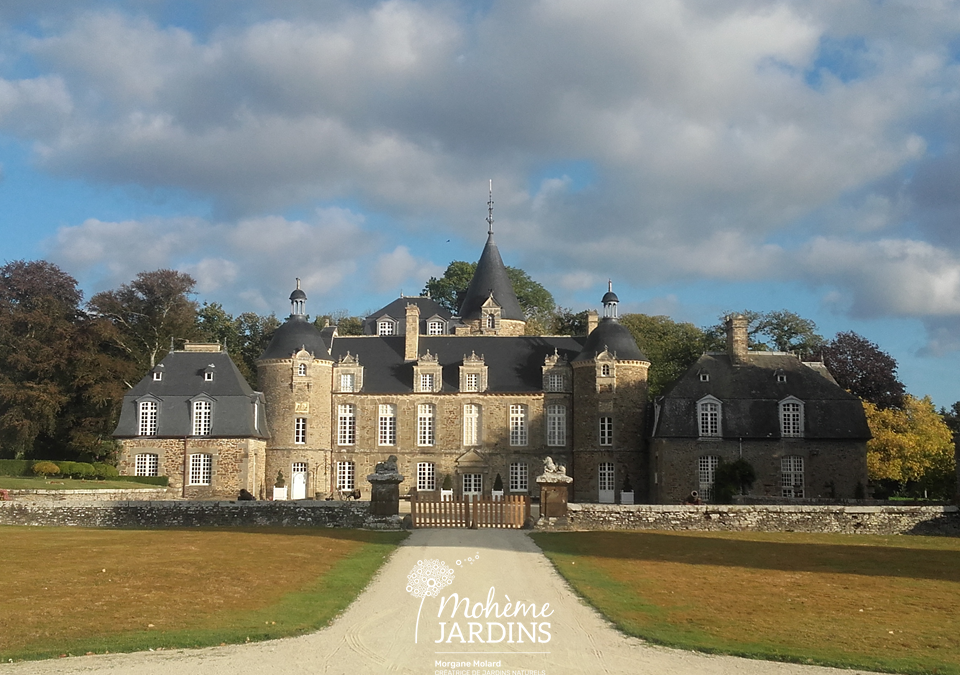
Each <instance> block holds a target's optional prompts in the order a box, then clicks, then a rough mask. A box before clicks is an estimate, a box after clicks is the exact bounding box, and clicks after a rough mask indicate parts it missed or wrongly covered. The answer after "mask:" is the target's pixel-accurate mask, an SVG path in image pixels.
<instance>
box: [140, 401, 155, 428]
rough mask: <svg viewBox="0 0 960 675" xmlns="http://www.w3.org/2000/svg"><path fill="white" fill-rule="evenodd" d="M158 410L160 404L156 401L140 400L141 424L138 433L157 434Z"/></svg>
mask: <svg viewBox="0 0 960 675" xmlns="http://www.w3.org/2000/svg"><path fill="white" fill-rule="evenodd" d="M157 410H158V406H157V402H156V401H141V402H140V420H139V422H140V424H139V430H138V433H139V434H140V435H141V436H156V435H157Z"/></svg>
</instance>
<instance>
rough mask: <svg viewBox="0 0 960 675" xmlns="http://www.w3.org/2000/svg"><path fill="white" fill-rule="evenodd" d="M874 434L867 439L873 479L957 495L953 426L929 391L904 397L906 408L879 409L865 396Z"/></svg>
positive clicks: (939, 494)
mask: <svg viewBox="0 0 960 675" xmlns="http://www.w3.org/2000/svg"><path fill="white" fill-rule="evenodd" d="M863 407H864V409H865V411H866V413H867V423H868V424H869V425H870V432H871V433H872V434H873V439H872V440H870V441H869V442H868V443H867V468H868V470H869V472H870V478H871V480H874V481H881V482H883V483H886V484H887V485H888V486H889V485H891V484H895V485H894V486H893V487H894V488H895V490H896V491H897V492H901V493H902V492H903V491H905V490H906V491H909V492H913V493H917V494H921V495H922V494H923V492H924V491H926V492H927V493H928V495H929V496H930V497H934V498H941V499H949V498H951V497H953V489H954V487H955V485H954V479H953V477H954V475H955V474H954V470H955V464H954V455H953V436H952V434H951V432H950V428H949V427H948V426H947V425H946V423H945V422H944V421H943V417H942V416H941V415H940V414H938V413H937V411H936V409H935V408H934V406H933V401H932V400H931V399H930V397H929V396H925V397H923V398H920V399H918V398H915V397H913V396H910V395H909V394H907V395H906V396H904V402H903V408H902V409H897V408H886V409H882V410H881V409H879V408H877V406H875V405H874V404H872V403H870V402H868V401H864V402H863Z"/></svg>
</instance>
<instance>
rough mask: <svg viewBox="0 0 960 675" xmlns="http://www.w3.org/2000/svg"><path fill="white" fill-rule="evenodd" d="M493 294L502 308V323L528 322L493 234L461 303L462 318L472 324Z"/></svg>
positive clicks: (490, 235) (488, 237)
mask: <svg viewBox="0 0 960 675" xmlns="http://www.w3.org/2000/svg"><path fill="white" fill-rule="evenodd" d="M491 294H493V299H494V300H496V301H497V304H498V305H500V318H501V319H514V320H516V321H526V317H525V316H524V315H523V310H522V309H521V308H520V303H519V301H518V300H517V294H516V293H514V292H513V284H512V283H511V282H510V277H509V276H508V275H507V268H506V267H505V266H504V264H503V259H502V258H501V257H500V249H498V248H497V244H496V242H495V241H494V240H493V232H490V233H489V234H488V236H487V243H486V245H485V246H484V247H483V253H481V254H480V260H479V261H478V262H477V271H476V272H474V274H473V279H471V280H470V285H469V286H467V292H466V293H465V294H464V296H463V302H461V303H460V317H461V318H462V319H463V320H464V321H470V320H472V319H476V318H478V317H479V316H480V308H481V307H482V306H483V303H484V302H486V301H487V298H489V297H490V295H491Z"/></svg>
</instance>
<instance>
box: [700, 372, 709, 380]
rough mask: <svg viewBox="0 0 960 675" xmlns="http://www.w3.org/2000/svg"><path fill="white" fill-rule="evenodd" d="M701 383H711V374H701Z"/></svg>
mask: <svg viewBox="0 0 960 675" xmlns="http://www.w3.org/2000/svg"><path fill="white" fill-rule="evenodd" d="M700 381H701V382H709V381H710V373H700Z"/></svg>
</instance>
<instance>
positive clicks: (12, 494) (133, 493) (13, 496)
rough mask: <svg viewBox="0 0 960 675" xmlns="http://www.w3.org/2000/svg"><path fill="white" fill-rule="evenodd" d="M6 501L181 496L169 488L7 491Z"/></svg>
mask: <svg viewBox="0 0 960 675" xmlns="http://www.w3.org/2000/svg"><path fill="white" fill-rule="evenodd" d="M4 492H6V493H7V495H6V501H16V502H29V503H31V504H51V503H58V502H71V503H73V502H87V503H99V502H126V501H136V500H141V499H143V500H150V501H159V500H161V499H177V498H178V497H179V495H178V494H177V492H176V491H175V490H171V489H169V488H164V487H157V488H137V489H133V490H127V489H118V490H5V491H4Z"/></svg>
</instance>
